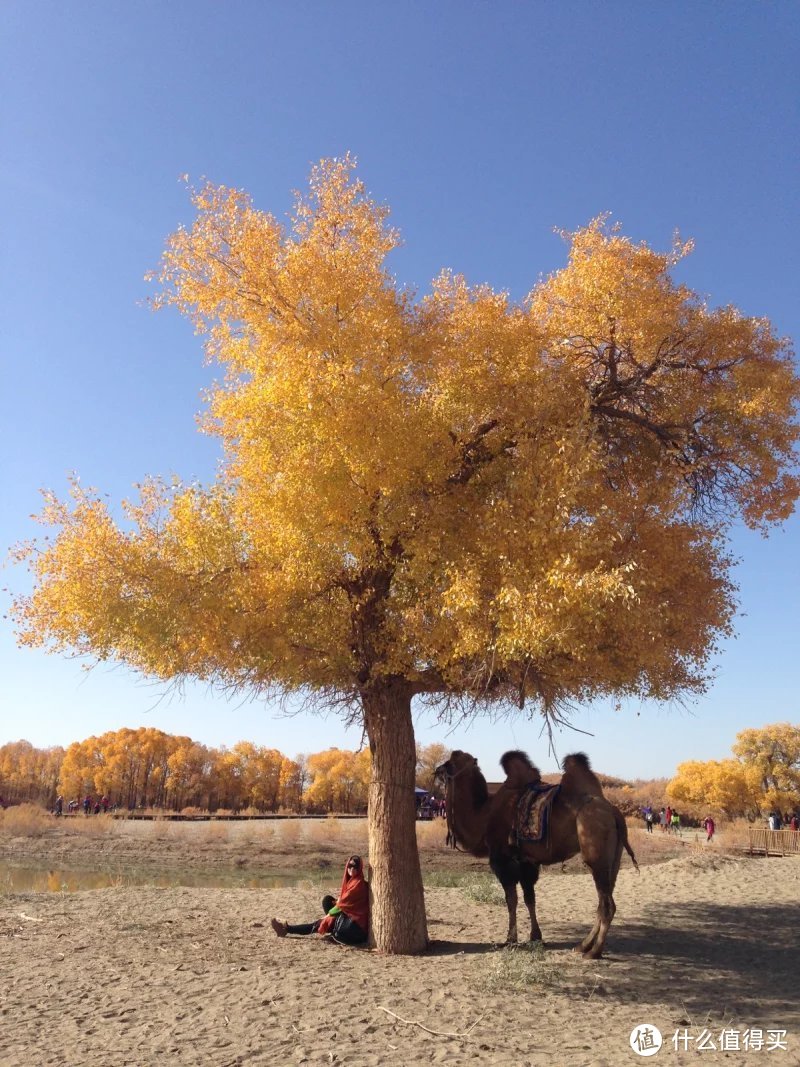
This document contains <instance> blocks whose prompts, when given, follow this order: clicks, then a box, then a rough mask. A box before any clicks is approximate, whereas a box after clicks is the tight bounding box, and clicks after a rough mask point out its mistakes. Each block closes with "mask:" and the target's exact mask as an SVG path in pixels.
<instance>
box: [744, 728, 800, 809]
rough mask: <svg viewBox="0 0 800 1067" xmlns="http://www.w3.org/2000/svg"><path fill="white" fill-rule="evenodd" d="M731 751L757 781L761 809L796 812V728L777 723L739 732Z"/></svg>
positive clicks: (799, 761) (799, 799) (799, 773)
mask: <svg viewBox="0 0 800 1067" xmlns="http://www.w3.org/2000/svg"><path fill="white" fill-rule="evenodd" d="M733 752H734V755H735V756H737V757H738V758H739V759H740V760H742V762H744V763H745V764H746V765H747V766H748V767H749V768H751V769H752V771H753V773H754V775H755V777H756V778H757V781H758V784H759V787H760V789H761V792H762V795H763V800H762V808H763V810H765V811H770V810H774V811H780V812H788V811H795V810H798V809H800V726H795V725H793V724H792V723H789V722H777V723H773V724H772V725H771V726H762V727H761V728H759V729H750V730H742V731H741V733H738V734H737V735H736V741H735V743H734V746H733Z"/></svg>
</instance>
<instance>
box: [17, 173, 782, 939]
mask: <svg viewBox="0 0 800 1067" xmlns="http://www.w3.org/2000/svg"><path fill="white" fill-rule="evenodd" d="M194 203H195V206H196V209H197V216H196V220H195V222H194V223H193V225H192V226H191V228H189V229H180V230H178V231H177V233H175V234H174V235H173V236H172V237H171V238H170V240H169V243H168V246H167V249H166V252H165V255H164V260H163V265H162V270H161V273H160V280H161V284H162V288H161V290H160V292H161V296H160V303H162V304H174V305H176V306H177V307H178V308H179V309H180V310H181V311H182V312H184V313H185V314H187V315H188V316H190V317H191V318H192V320H193V321H194V322H195V324H196V326H197V328H198V329H199V330H200V331H202V332H204V333H205V335H206V338H207V341H206V349H207V354H208V356H209V358H210V359H211V360H214V361H218V362H219V363H220V364H221V365H222V366H223V367H224V368H225V376H224V379H223V380H222V381H220V382H219V384H218V385H216V386H215V387H214V388H213V389H212V390H211V393H210V396H209V400H208V411H207V415H206V418H205V422H204V428H205V430H206V431H207V432H209V433H212V434H217V435H218V436H219V438H220V441H221V444H222V449H223V457H224V459H223V462H222V464H221V466H220V469H219V474H218V477H217V480H216V481H215V483H214V484H213V485H211V486H209V487H204V486H198V485H186V486H169V487H168V486H165V485H162V484H161V483H160V482H158V481H150V482H146V483H145V484H144V486H143V488H142V491H141V499H140V501H138V502H137V503H135V504H131V505H128V506H127V508H126V516H127V519H128V520H129V521H127V522H125V523H123V524H121V525H120V524H118V523H117V522H115V521H114V520H113V519H112V517H111V515H110V514H109V512H108V510H107V508H106V506H105V504H104V503H103V502H102V501H101V499H100V498H99V496H98V495H97V494H94V493H92V492H87V491H84V490H82V489H80V488H79V487H77V486H76V487H75V488H74V493H73V499H72V500H71V501H68V502H66V503H63V502H60V501H58V500H56V499H55V498H53V497H49V498H48V499H47V502H46V506H45V509H44V514H43V518H44V520H45V521H47V522H50V523H54V524H56V525H57V526H59V527H60V530H59V532H58V535H57V537H56V538H55V539H54V540H53V541H52V542H48V543H47V544H46V545H44V546H31V547H30V549H29V551H30V553H31V564H32V568H33V571H34V575H35V584H34V590H33V593H32V595H31V596H30V597H28V598H26V599H22V600H20V601H19V602H18V603H17V605H16V613H17V618H18V620H19V622H20V624H21V634H22V640H23V641H24V642H26V643H29V644H34V645H46V646H47V647H50V648H52V649H55V650H67V649H70V650H77V651H79V652H81V653H85V654H87V655H89V656H91V657H94V658H98V659H101V660H105V659H115V660H121V661H122V662H124V663H126V664H128V665H129V666H131V667H133V668H134V669H136V670H138V671H141V672H143V673H144V674H147V675H149V676H155V677H158V678H162V679H182V678H202V679H204V680H208V681H210V682H213V683H218V684H219V685H220V686H223V687H225V688H227V689H231V688H233V689H236V690H242V691H248V692H251V693H255V694H261V693H264V694H267V693H270V692H274V691H280V692H283V693H291V692H299V693H305V694H312V695H313V696H314V697H315V698H317V699H318V700H321V701H323V702H328V703H333V704H338V705H339V706H341V707H342V708H343V709H344V712H345V714H348V715H350V716H352V715H354V714H357V715H358V716H360V717H362V718H363V723H364V726H365V729H366V733H367V736H368V738H369V745H370V749H371V752H372V781H371V785H370V794H369V827H370V861H371V866H372V877H371V885H372V892H373V905H372V926H373V936H374V942H375V944H376V945H377V946H378V947H379V948H380V949H382V950H384V951H386V952H415V951H419V950H421V949H423V948H424V947H425V945H426V941H427V932H426V921H425V908H424V897H423V889H422V880H421V875H420V867H419V860H418V856H417V850H416V840H415V831H414V801H413V796H414V770H415V747H414V733H413V726H412V716H411V704H412V700H413V699H414V698H415V697H417V698H424V699H427V700H429V701H431V702H433V703H435V704H438V705H439V706H446V705H452V703H453V702H454V701H458V700H464V699H467V700H469V701H477V702H480V703H481V704H483V705H486V706H490V705H493V704H494V705H497V704H499V703H505V704H506V705H517V706H519V707H520V708H524V709H525V710H526V711H527V712H528V713H535V712H538V711H544V712H545V713H558V712H559V710H563V708H564V707H566V706H568V705H569V704H570V703H571V702H576V701H585V700H591V699H592V698H596V697H602V696H607V695H610V694H614V695H618V696H633V695H635V696H640V697H650V698H656V699H669V698H675V697H680V696H682V695H687V694H692V693H696V692H698V691H701V690H702V689H703V686H704V685H705V684H706V683H707V675H708V662H709V656H710V655H711V654H712V652H713V650H714V649H715V647H716V643H717V641H718V640H719V638H720V637H724V636H726V635H727V634H728V633H729V632H730V628H731V619H732V615H733V610H734V592H735V590H734V586H733V584H732V581H731V576H730V566H731V560H730V558H729V555H728V552H727V548H726V530H727V524H728V523H730V522H731V521H732V520H734V519H736V518H739V517H741V518H743V519H744V521H745V522H746V523H748V524H749V525H750V526H753V527H762V528H765V527H766V526H768V525H769V524H771V523H775V522H778V521H780V520H782V519H783V518H785V517H786V516H787V515H788V514H789V513H790V511H791V509H792V506H793V502H794V500H795V497H796V495H797V492H798V484H797V480H796V478H795V477H794V473H793V463H794V461H795V454H794V449H795V446H796V441H797V437H798V433H797V427H796V424H795V422H794V421H793V417H794V412H795V409H796V404H797V400H798V382H797V379H796V377H795V373H794V368H793V365H792V361H791V352H790V349H789V347H788V344H787V343H786V342H785V341H783V340H781V339H780V338H778V337H776V336H775V333H774V331H773V329H772V328H771V326H770V324H769V323H768V322H766V321H764V320H757V319H751V318H746V317H744V316H742V315H741V314H739V313H738V312H737V311H736V310H735V309H733V308H730V307H726V308H722V309H710V308H708V307H707V306H705V304H704V303H703V302H702V301H701V300H700V299H698V297H697V296H696V295H695V294H694V293H692V292H691V291H689V290H687V289H686V288H684V287H683V286H680V285H677V284H676V283H674V282H673V281H672V280H671V277H670V269H671V268H672V267H673V266H674V264H675V262H676V261H677V259H679V258H680V257H681V256H682V255H683V254H684V253H685V252H686V251H687V248H686V246H681V247H676V248H675V249H674V250H673V251H672V253H670V254H666V255H662V254H658V253H656V252H654V251H652V250H651V249H650V248H648V247H647V246H646V245H637V244H634V243H632V242H631V241H629V240H627V239H626V238H625V237H623V236H621V235H620V234H619V233H618V232H616V231H615V230H614V229H608V228H607V227H606V226H605V224H604V222H603V220H598V221H596V222H594V223H592V224H590V225H589V226H588V227H587V228H586V229H583V230H581V231H579V232H577V233H575V234H571V235H567V238H568V241H569V243H570V252H569V260H568V264H567V266H566V267H565V268H564V269H563V270H562V271H560V272H558V273H556V274H555V275H553V276H552V277H550V278H548V279H547V280H545V281H543V282H541V283H540V284H538V285H537V286H536V287H535V288H534V289H533V291H532V292H531V294H530V296H529V297H528V298H527V299H526V300H524V301H523V302H522V303H521V304H515V303H513V302H512V301H511V300H509V298H508V296H507V295H506V294H504V293H496V292H494V291H492V290H491V289H490V288H489V287H487V286H478V287H472V286H470V285H469V284H467V282H466V281H465V280H464V279H463V278H461V277H459V276H456V275H453V274H450V273H448V272H445V273H443V274H442V275H441V276H440V277H439V278H438V279H437V280H436V281H435V282H434V284H433V287H432V290H431V293H430V295H428V296H426V297H424V298H420V297H417V296H416V295H415V294H414V293H412V292H410V291H408V290H405V289H403V288H402V287H400V286H398V284H397V282H396V280H395V279H394V278H393V276H392V275H391V274H390V273H389V271H388V269H387V267H386V257H387V255H388V254H389V253H390V252H391V251H392V249H393V248H394V247H395V246H396V245H397V240H398V239H397V235H396V233H395V232H394V231H393V230H392V229H390V228H389V227H388V225H387V212H386V210H385V209H384V208H382V207H380V206H378V205H377V204H376V203H375V202H373V201H372V200H371V199H369V197H367V195H366V194H365V191H364V189H363V187H362V185H361V184H360V183H359V182H358V181H357V180H355V178H354V174H353V167H352V163H351V161H350V160H349V159H345V160H342V161H326V162H323V163H321V164H320V165H319V166H318V167H316V168H315V169H314V170H313V172H312V176H311V182H310V192H309V194H308V195H307V196H306V197H305V198H298V201H297V204H296V208H295V211H294V216H293V220H292V224H291V226H290V227H289V228H288V229H287V228H284V226H283V225H281V223H280V222H279V221H277V220H276V219H275V218H274V217H273V216H271V215H269V214H265V213H263V212H261V211H257V210H256V209H255V208H254V207H253V206H252V205H251V202H250V200H249V199H248V197H247V196H246V195H244V194H243V193H241V192H238V191H235V190H231V189H227V188H216V187H213V186H206V187H205V188H203V189H202V190H200V191H199V192H198V193H196V195H195V196H194Z"/></svg>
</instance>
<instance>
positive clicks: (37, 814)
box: [0, 804, 55, 837]
mask: <svg viewBox="0 0 800 1067" xmlns="http://www.w3.org/2000/svg"><path fill="white" fill-rule="evenodd" d="M54 821H55V816H53V815H51V814H50V813H49V812H48V811H45V810H44V808H40V807H38V806H37V805H36V804H16V805H14V807H13V808H6V809H5V811H3V812H0V832H2V833H4V834H7V835H8V836H9V837H43V836H44V834H46V833H47V832H48V831H49V830H52V829H53V823H54Z"/></svg>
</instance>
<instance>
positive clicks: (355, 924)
mask: <svg viewBox="0 0 800 1067" xmlns="http://www.w3.org/2000/svg"><path fill="white" fill-rule="evenodd" d="M322 910H323V911H324V912H325V915H324V917H323V918H322V919H315V920H314V922H310V923H300V924H298V925H296V926H292V925H290V924H289V923H287V922H281V921H280V919H272V920H271V925H272V929H273V930H274V931H275V933H276V934H277V935H278V937H286V935H287V934H319V935H320V936H322V935H323V934H332V935H333V937H334V938H335V939H336V940H337V941H342V942H344V944H346V945H361V944H363V943H364V942H365V941H366V940H367V936H368V930H369V886H368V885H367V883H366V881H365V880H364V870H363V863H362V860H361V857H360V856H351V857H350V858H349V859H348V861H347V866H346V867H345V869H344V875H343V877H342V887H341V889H340V890H339V897H338V899H334V898H333V897H331V896H326V897H324V898H323V900H322Z"/></svg>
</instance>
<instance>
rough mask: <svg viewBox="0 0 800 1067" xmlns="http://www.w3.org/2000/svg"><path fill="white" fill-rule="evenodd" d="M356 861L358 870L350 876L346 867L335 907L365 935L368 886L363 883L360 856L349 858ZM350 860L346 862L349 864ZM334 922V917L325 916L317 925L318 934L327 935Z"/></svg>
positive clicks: (367, 916)
mask: <svg viewBox="0 0 800 1067" xmlns="http://www.w3.org/2000/svg"><path fill="white" fill-rule="evenodd" d="M352 859H357V860H358V869H357V870H356V871H354V872H353V873H352V874H350V873H349V872H348V870H347V867H345V869H344V875H343V876H342V888H341V889H340V890H339V899H338V900H337V901H336V907H337V908H338V909H339V910H340V911H343V912H344V913H345V915H347V916H348V918H350V919H352V920H353V921H354V922H357V923H358V925H359V926H360V927H361V929H362V930H363V931H364V932H365V933H366V932H367V930H368V929H369V886H368V885H367V883H366V882H365V881H364V869H363V864H362V862H361V857H360V856H351V857H350V860H352ZM350 860H348V861H347V862H348V863H349V862H350ZM335 922H336V916H335V915H326V916H325V918H324V919H323V920H322V922H321V923H320V924H319V929H318V931H317V932H318V933H320V934H327V933H330V931H331V930H332V929H333V924H334V923H335Z"/></svg>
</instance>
